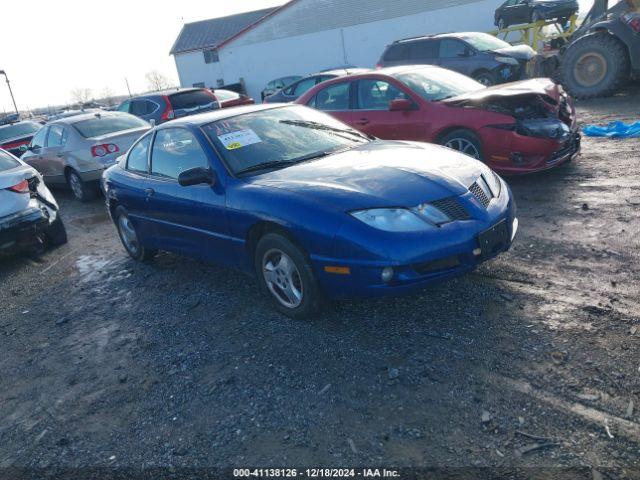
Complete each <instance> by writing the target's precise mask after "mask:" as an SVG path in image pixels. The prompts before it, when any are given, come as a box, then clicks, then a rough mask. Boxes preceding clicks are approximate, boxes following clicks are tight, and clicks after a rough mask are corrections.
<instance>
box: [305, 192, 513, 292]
mask: <svg viewBox="0 0 640 480" xmlns="http://www.w3.org/2000/svg"><path fill="white" fill-rule="evenodd" d="M505 188H506V187H505ZM491 217H492V218H491V220H490V223H489V224H488V226H487V223H486V222H485V221H479V220H470V221H467V222H460V223H461V224H465V226H464V227H460V228H457V229H456V230H455V231H452V232H451V234H448V233H444V232H443V237H445V238H444V239H443V240H441V241H439V242H438V244H437V246H436V247H434V246H433V245H431V244H430V243H429V242H423V244H422V248H420V250H421V253H419V252H418V251H417V250H416V249H415V248H414V247H415V244H414V245H413V246H411V247H408V250H410V251H412V252H414V254H413V256H412V257H411V258H404V259H403V260H401V261H394V259H393V257H390V258H388V259H375V260H353V259H345V258H325V257H318V256H314V255H311V260H312V262H313V266H314V270H315V272H316V275H317V277H318V280H319V282H320V284H321V286H322V288H323V290H324V292H325V293H326V294H327V295H328V296H329V297H331V298H351V297H378V296H387V295H390V296H394V295H403V294H408V293H412V292H416V291H419V290H421V289H423V288H425V287H426V286H428V285H430V284H433V283H438V282H441V281H443V280H445V279H447V278H451V277H454V276H457V275H460V274H463V273H465V272H469V271H471V270H473V269H475V268H476V267H477V266H478V265H479V264H481V263H483V262H485V261H487V260H490V259H492V258H494V257H496V256H497V255H499V254H500V253H502V252H505V251H507V250H509V248H510V247H511V244H512V242H513V239H514V238H515V235H516V232H517V229H518V220H517V218H516V207H515V203H514V202H513V201H510V202H509V203H508V205H507V206H506V208H505V206H503V207H502V208H501V211H500V213H498V214H497V215H492V216H491ZM499 225H502V226H503V227H502V230H501V229H500V228H498V229H497V230H498V231H497V232H492V231H491V229H493V228H494V227H496V226H499ZM425 243H426V244H425ZM396 247H399V248H403V247H404V246H397V245H394V246H393V247H391V246H390V249H395V248H396ZM327 266H338V267H342V268H343V269H345V268H346V269H348V272H349V273H348V274H336V273H335V272H333V273H332V272H327V271H326V270H325V268H326V267H327ZM388 267H391V268H393V278H392V279H391V281H387V282H385V281H383V280H382V272H383V270H384V269H385V268H388ZM343 271H345V270H343Z"/></svg>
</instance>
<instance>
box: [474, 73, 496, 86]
mask: <svg viewBox="0 0 640 480" xmlns="http://www.w3.org/2000/svg"><path fill="white" fill-rule="evenodd" d="M472 77H473V79H474V80H475V81H476V82H478V83H481V84H482V85H484V86H485V87H491V86H492V85H495V84H496V83H497V82H496V78H495V75H493V74H492V73H491V72H487V71H483V72H476V73H474V74H473V75H472Z"/></svg>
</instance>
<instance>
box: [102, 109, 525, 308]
mask: <svg viewBox="0 0 640 480" xmlns="http://www.w3.org/2000/svg"><path fill="white" fill-rule="evenodd" d="M104 188H105V192H106V198H107V205H108V209H109V213H110V215H111V217H112V219H113V220H114V222H115V224H116V226H117V229H118V232H119V235H120V238H121V240H122V243H123V245H124V247H125V248H126V250H127V252H128V253H129V254H130V255H131V257H133V258H134V259H136V260H141V261H144V260H149V259H151V258H152V257H153V256H154V255H155V254H156V253H157V251H158V250H169V251H172V252H176V253H180V254H184V255H188V256H191V257H196V258H199V259H202V260H206V261H210V262H215V263H218V264H221V265H226V266H230V267H236V268H240V269H242V270H246V271H249V272H255V273H256V274H257V277H258V281H259V283H260V285H261V288H262V290H263V291H264V292H266V293H267V294H268V295H269V296H270V297H271V299H272V300H273V303H274V305H275V306H276V308H277V309H278V310H279V311H281V312H282V313H284V314H286V315H289V316H291V317H295V318H301V317H306V316H308V315H310V314H312V313H314V312H315V311H317V310H318V308H319V306H320V305H321V300H322V299H323V298H324V297H325V296H328V297H345V296H350V297H351V296H375V295H385V294H399V293H404V292H409V291H414V290H416V289H419V288H422V287H424V286H425V285H427V284H430V283H432V282H435V281H440V280H443V279H445V278H447V277H451V276H453V275H457V274H460V273H462V272H466V271H469V270H471V269H473V268H474V267H475V266H476V265H478V264H479V263H480V262H482V261H484V260H487V259H489V258H492V257H494V256H495V255H497V254H498V253H500V252H503V251H505V250H507V249H508V248H509V246H510V244H511V241H512V240H513V237H514V235H515V233H516V229H517V220H516V218H515V211H516V210H515V204H514V201H513V199H512V197H511V192H510V190H509V187H508V186H507V184H506V183H504V181H502V180H501V179H500V177H499V176H498V175H496V174H495V173H494V172H493V171H492V170H490V169H489V168H488V167H487V166H485V165H484V164H483V163H481V162H479V161H477V160H474V159H472V158H470V157H467V156H465V155H462V154H460V153H458V152H456V151H454V150H450V149H447V148H444V147H440V146H435V145H430V144H423V143H417V142H397V141H380V140H375V139H372V138H370V137H367V136H365V135H364V134H362V133H359V132H357V131H356V130H353V129H351V128H350V127H348V126H347V125H345V124H343V123H341V122H339V121H337V120H335V119H333V118H331V117H329V116H328V115H326V114H324V113H321V112H318V111H315V110H312V109H309V108H307V107H304V106H299V105H260V106H247V107H237V108H234V109H233V110H218V111H215V112H210V113H206V114H201V115H195V116H192V117H188V118H184V119H180V120H175V121H173V122H170V123H167V124H164V125H161V126H158V127H156V128H155V129H153V130H152V131H151V132H150V133H148V134H146V135H144V136H143V137H141V138H140V140H138V142H137V143H136V144H134V145H133V146H132V147H131V149H130V150H129V152H128V153H127V154H126V155H125V156H123V157H121V158H120V160H119V162H118V164H116V165H114V166H113V167H111V168H110V169H108V170H107V171H106V172H105V174H104Z"/></svg>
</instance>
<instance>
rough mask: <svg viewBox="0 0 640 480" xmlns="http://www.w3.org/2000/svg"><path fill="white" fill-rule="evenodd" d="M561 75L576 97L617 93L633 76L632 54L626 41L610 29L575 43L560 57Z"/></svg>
mask: <svg viewBox="0 0 640 480" xmlns="http://www.w3.org/2000/svg"><path fill="white" fill-rule="evenodd" d="M560 79H561V80H562V84H563V85H564V87H565V88H566V89H567V91H568V92H569V93H570V94H571V95H573V96H574V97H576V98H593V97H607V96H610V95H613V93H615V92H616V91H617V90H618V89H619V88H620V86H621V85H622V84H623V83H624V82H625V81H627V80H628V79H629V56H628V53H627V49H626V48H625V46H624V44H622V42H620V41H619V40H618V39H617V38H616V37H614V36H613V35H610V34H609V33H606V32H597V33H593V34H590V35H586V36H584V37H582V38H579V39H578V40H576V41H575V42H573V43H571V44H570V45H569V46H568V47H567V50H566V51H565V53H564V55H563V57H562V59H561V61H560Z"/></svg>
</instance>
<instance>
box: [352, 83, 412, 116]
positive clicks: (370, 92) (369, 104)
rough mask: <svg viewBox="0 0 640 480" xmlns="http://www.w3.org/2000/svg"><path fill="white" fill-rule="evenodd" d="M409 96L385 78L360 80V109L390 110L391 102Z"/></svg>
mask: <svg viewBox="0 0 640 480" xmlns="http://www.w3.org/2000/svg"><path fill="white" fill-rule="evenodd" d="M399 98H407V96H406V95H405V94H404V93H403V92H402V91H400V90H399V89H398V88H396V87H395V86H393V85H391V84H390V83H388V82H385V81H383V80H373V79H371V80H360V81H359V82H358V108H359V109H360V110H389V102H390V101H391V100H396V99H399Z"/></svg>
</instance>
